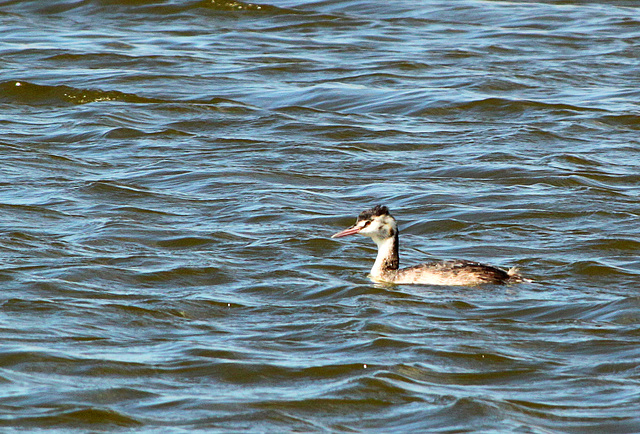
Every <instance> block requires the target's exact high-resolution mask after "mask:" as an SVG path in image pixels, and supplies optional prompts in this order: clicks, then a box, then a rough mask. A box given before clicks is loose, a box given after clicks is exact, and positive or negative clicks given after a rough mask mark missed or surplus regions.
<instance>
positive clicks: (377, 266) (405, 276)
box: [331, 205, 528, 285]
mask: <svg viewBox="0 0 640 434" xmlns="http://www.w3.org/2000/svg"><path fill="white" fill-rule="evenodd" d="M355 234H361V235H364V236H367V237H370V238H372V239H373V241H374V242H375V243H376V244H377V245H378V256H377V257H376V262H375V263H374V264H373V267H372V268H371V274H370V275H369V277H370V278H371V279H372V280H374V281H376V282H389V283H396V284H410V283H415V284H428V285H479V284H482V283H499V284H504V283H519V282H525V281H528V280H527V279H524V278H523V277H522V276H521V275H520V274H518V272H517V270H516V268H511V269H510V270H508V271H505V270H502V269H500V268H497V267H493V266H491V265H486V264H481V263H479V262H472V261H464V260H452V261H441V262H433V263H428V264H420V265H416V266H414V267H409V268H402V269H399V266H400V256H399V253H398V248H399V241H398V234H399V231H398V224H397V223H396V219H394V218H393V216H392V215H391V214H390V213H389V209H388V208H387V207H386V206H381V205H377V206H375V207H373V208H371V209H369V210H366V211H363V212H361V213H360V215H359V216H358V219H357V220H356V224H355V225H353V226H351V227H350V228H347V229H345V230H343V231H341V232H338V233H337V234H334V235H333V236H332V237H331V238H341V237H346V236H348V235H355Z"/></svg>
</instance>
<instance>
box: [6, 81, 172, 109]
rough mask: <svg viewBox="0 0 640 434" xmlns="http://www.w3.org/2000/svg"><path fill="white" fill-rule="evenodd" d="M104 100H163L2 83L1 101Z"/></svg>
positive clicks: (27, 102) (153, 101) (21, 102)
mask: <svg viewBox="0 0 640 434" xmlns="http://www.w3.org/2000/svg"><path fill="white" fill-rule="evenodd" d="M102 101H122V102H127V103H133V104H142V103H157V102H160V101H161V100H159V99H153V98H145V97H140V96H138V95H135V94H127V93H124V92H119V91H103V90H96V89H77V88H73V87H69V86H62V85H59V86H48V85H40V84H33V83H30V82H27V81H15V80H13V81H5V82H4V83H0V102H3V103H12V104H28V105H46V106H50V105H52V106H60V105H67V104H88V103H93V102H102Z"/></svg>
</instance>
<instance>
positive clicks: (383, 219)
mask: <svg viewBox="0 0 640 434" xmlns="http://www.w3.org/2000/svg"><path fill="white" fill-rule="evenodd" d="M354 234H360V235H364V236H366V237H370V238H372V239H373V241H375V243H376V244H378V245H380V244H381V243H383V242H384V241H385V240H388V239H389V238H393V237H395V236H396V235H397V234H398V225H397V224H396V219H394V218H393V216H392V215H391V214H390V213H389V208H387V207H386V206H381V205H376V206H375V207H373V208H371V209H368V210H366V211H362V212H361V213H360V215H359V216H358V219H357V220H356V224H355V225H353V226H351V227H350V228H347V229H345V230H343V231H341V232H338V233H337V234H334V235H333V236H332V237H331V238H341V237H346V236H347V235H354Z"/></svg>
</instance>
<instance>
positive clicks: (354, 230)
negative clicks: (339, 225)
mask: <svg viewBox="0 0 640 434" xmlns="http://www.w3.org/2000/svg"><path fill="white" fill-rule="evenodd" d="M362 229H364V226H362V225H357V224H356V225H353V226H351V227H350V228H347V229H345V230H344V231H340V232H338V233H337V234H333V235H331V238H342V237H346V236H349V235H355V234H357V233H358V232H360V231H361V230H362Z"/></svg>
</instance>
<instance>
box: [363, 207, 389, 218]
mask: <svg viewBox="0 0 640 434" xmlns="http://www.w3.org/2000/svg"><path fill="white" fill-rule="evenodd" d="M381 215H391V214H389V208H387V207H386V206H384V205H376V206H374V207H373V208H371V209H368V210H366V211H362V212H361V213H360V215H359V216H358V221H361V220H371V219H372V218H373V217H378V216H381Z"/></svg>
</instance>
